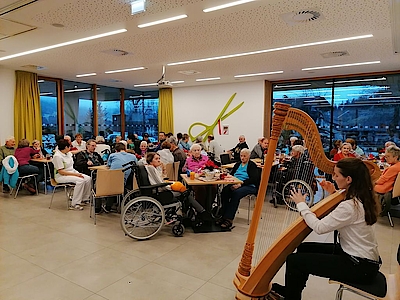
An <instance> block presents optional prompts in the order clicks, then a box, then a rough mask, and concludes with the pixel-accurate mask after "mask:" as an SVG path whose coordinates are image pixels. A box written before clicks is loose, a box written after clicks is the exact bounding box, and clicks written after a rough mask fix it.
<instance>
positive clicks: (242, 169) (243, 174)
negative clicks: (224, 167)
mask: <svg viewBox="0 0 400 300" xmlns="http://www.w3.org/2000/svg"><path fill="white" fill-rule="evenodd" d="M247 165H248V163H247V164H245V165H244V166H243V165H242V164H240V165H239V168H238V169H237V170H236V172H235V174H234V175H233V176H235V177H236V178H237V179H239V180H241V181H245V180H246V179H249V178H250V177H249V174H247Z"/></svg>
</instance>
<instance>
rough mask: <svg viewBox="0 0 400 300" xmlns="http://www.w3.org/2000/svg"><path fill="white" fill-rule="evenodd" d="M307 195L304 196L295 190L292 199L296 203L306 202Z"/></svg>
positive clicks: (291, 192) (291, 194)
mask: <svg viewBox="0 0 400 300" xmlns="http://www.w3.org/2000/svg"><path fill="white" fill-rule="evenodd" d="M306 197H307V194H304V195H303V194H302V193H301V190H300V189H299V190H297V191H296V189H293V190H291V191H290V199H292V200H293V201H294V203H296V204H297V203H300V202H306Z"/></svg>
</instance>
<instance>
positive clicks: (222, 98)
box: [173, 81, 264, 150]
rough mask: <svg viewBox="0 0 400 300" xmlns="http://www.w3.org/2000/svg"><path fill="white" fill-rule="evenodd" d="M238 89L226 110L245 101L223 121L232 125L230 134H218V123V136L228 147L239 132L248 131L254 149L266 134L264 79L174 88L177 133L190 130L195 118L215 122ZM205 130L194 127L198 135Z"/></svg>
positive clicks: (247, 134)
mask: <svg viewBox="0 0 400 300" xmlns="http://www.w3.org/2000/svg"><path fill="white" fill-rule="evenodd" d="M234 93H237V94H236V97H235V98H234V100H233V101H232V103H231V105H230V106H229V107H228V109H227V110H226V112H225V113H228V112H229V111H230V110H231V109H233V108H234V107H235V106H236V105H238V104H239V103H241V102H242V101H244V104H243V106H242V107H241V108H240V109H239V110H238V111H236V112H235V113H233V114H232V115H231V116H229V117H228V118H227V119H226V120H224V121H222V124H228V125H229V135H221V136H220V135H218V127H216V128H215V129H214V136H215V140H216V141H218V142H219V143H220V144H221V145H222V147H223V148H224V149H225V150H227V149H230V148H233V147H234V146H235V145H236V144H237V143H238V137H239V135H241V134H244V135H245V136H246V141H247V144H248V145H249V147H250V149H252V148H253V146H254V145H255V144H256V143H257V139H258V138H259V137H261V136H262V135H263V120H264V116H263V114H264V81H253V82H242V83H230V84H220V85H208V86H198V87H186V88H185V87H183V88H174V89H173V101H174V131H175V132H174V134H176V133H178V132H181V133H188V129H189V126H190V125H191V124H193V123H194V122H202V123H204V124H207V125H210V124H212V123H213V122H214V121H215V119H216V118H217V116H218V115H219V113H220V112H221V110H222V109H223V108H224V106H225V104H226V103H227V102H228V100H229V98H230V97H231V96H232V94H234ZM202 130H203V127H197V128H196V127H194V128H193V130H192V135H194V136H196V135H197V134H198V133H200V132H201V131H202Z"/></svg>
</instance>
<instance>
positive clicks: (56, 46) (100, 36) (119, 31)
mask: <svg viewBox="0 0 400 300" xmlns="http://www.w3.org/2000/svg"><path fill="white" fill-rule="evenodd" d="M126 31H127V30H126V29H119V30H114V31H109V32H105V33H101V34H97V35H92V36H88V37H85V38H81V39H77V40H72V41H69V42H64V43H60V44H55V45H51V46H47V47H42V48H37V49H33V50H29V51H25V52H20V53H16V54H12V55H8V56H4V57H0V61H1V60H6V59H10V58H15V57H20V56H24V55H28V54H32V53H37V52H42V51H46V50H50V49H54V48H59V47H64V46H68V45H72V44H77V43H81V42H86V41H90V40H95V39H99V38H102V37H106V36H110V35H114V34H118V33H122V32H126Z"/></svg>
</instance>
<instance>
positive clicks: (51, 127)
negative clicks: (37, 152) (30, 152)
mask: <svg viewBox="0 0 400 300" xmlns="http://www.w3.org/2000/svg"><path fill="white" fill-rule="evenodd" d="M38 84H39V91H40V106H41V112H42V143H43V148H45V149H46V151H52V150H53V149H54V148H55V143H56V140H55V136H56V134H58V118H57V105H58V97H57V82H56V81H50V80H43V79H39V81H38Z"/></svg>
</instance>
